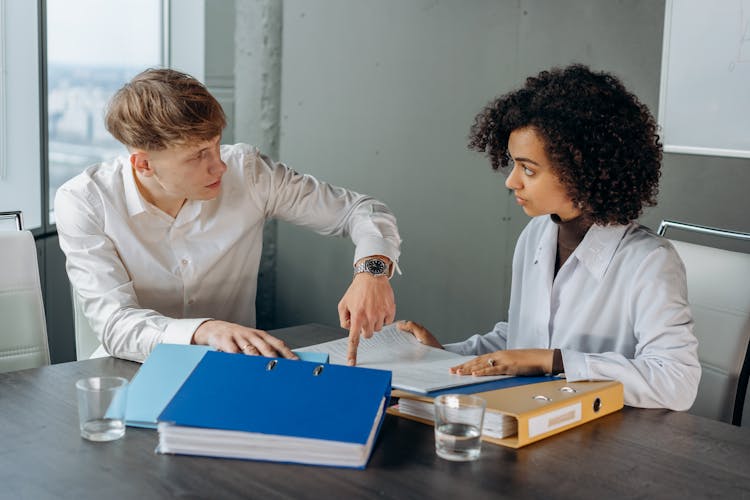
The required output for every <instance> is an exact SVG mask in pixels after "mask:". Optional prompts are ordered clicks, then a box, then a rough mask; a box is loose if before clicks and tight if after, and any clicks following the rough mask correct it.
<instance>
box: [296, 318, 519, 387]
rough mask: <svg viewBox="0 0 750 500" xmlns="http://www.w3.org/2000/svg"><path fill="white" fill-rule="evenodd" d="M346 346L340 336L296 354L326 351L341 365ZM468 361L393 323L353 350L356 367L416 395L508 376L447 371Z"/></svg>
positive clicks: (361, 340) (343, 362)
mask: <svg viewBox="0 0 750 500" xmlns="http://www.w3.org/2000/svg"><path fill="white" fill-rule="evenodd" d="M348 345H349V342H348V339H347V338H346V337H344V338H341V339H338V340H333V341H331V342H324V343H322V344H317V345H313V346H309V347H303V348H301V349H296V351H301V352H304V351H317V352H327V353H328V354H329V356H330V362H331V363H334V364H339V365H345V364H346V363H347V351H348ZM472 359H474V356H461V355H459V354H456V353H453V352H449V351H445V350H443V349H437V348H435V347H430V346H426V345H423V344H420V343H419V341H418V340H417V339H416V338H415V337H414V335H412V334H410V333H407V332H403V331H401V330H399V329H398V327H397V326H396V324H395V323H394V324H391V325H388V326H386V327H385V328H383V329H382V330H381V331H379V332H377V333H375V335H373V336H372V337H371V338H369V339H365V338H362V339H360V342H359V349H357V366H362V367H365V368H376V369H378V370H388V371H390V372H392V373H393V382H392V385H393V387H395V388H397V389H402V390H405V391H410V392H416V393H419V394H426V393H428V392H432V391H437V390H440V389H447V388H449V387H460V386H464V385H471V384H477V383H480V382H487V381H490V380H498V379H501V378H508V377H509V375H498V376H483V377H473V376H471V375H455V374H451V373H450V372H449V368H451V367H453V366H457V365H460V364H462V363H465V362H467V361H469V360H472Z"/></svg>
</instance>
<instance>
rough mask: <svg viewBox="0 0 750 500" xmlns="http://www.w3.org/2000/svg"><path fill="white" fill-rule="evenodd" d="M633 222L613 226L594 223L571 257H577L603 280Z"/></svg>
mask: <svg viewBox="0 0 750 500" xmlns="http://www.w3.org/2000/svg"><path fill="white" fill-rule="evenodd" d="M632 224H633V223H631V224H626V225H612V226H600V225H597V224H594V225H593V226H591V227H590V228H589V230H588V232H587V233H586V236H584V237H583V241H581V243H580V244H579V245H578V248H576V249H575V251H574V252H573V255H571V257H576V258H577V259H578V260H579V261H580V262H581V263H582V264H583V265H584V266H586V268H587V269H588V270H589V272H590V273H591V274H592V275H593V276H594V277H595V278H596V279H597V280H600V281H601V279H602V278H603V277H604V273H605V272H606V271H607V268H608V267H609V264H610V263H611V262H612V259H613V258H614V256H615V251H616V250H617V247H618V246H619V245H620V241H622V238H623V236H624V235H625V232H626V231H627V230H628V229H629V228H630V226H631V225H632Z"/></svg>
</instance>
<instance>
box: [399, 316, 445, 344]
mask: <svg viewBox="0 0 750 500" xmlns="http://www.w3.org/2000/svg"><path fill="white" fill-rule="evenodd" d="M396 326H398V329H399V330H402V331H404V332H409V333H411V334H412V335H414V336H415V337H416V338H417V340H418V341H420V342H421V343H422V344H424V345H428V346H430V347H437V348H438V349H442V348H443V345H442V344H441V343H440V342H438V340H437V339H436V338H435V336H434V335H433V334H431V333H430V331H429V330H428V329H427V328H425V327H423V326H422V325H420V324H419V323H415V322H413V321H399V322H398V323H396Z"/></svg>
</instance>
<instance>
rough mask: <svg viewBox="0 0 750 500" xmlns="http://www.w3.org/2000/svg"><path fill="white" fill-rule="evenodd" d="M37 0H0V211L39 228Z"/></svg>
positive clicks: (30, 227) (40, 217) (40, 218)
mask: <svg viewBox="0 0 750 500" xmlns="http://www.w3.org/2000/svg"><path fill="white" fill-rule="evenodd" d="M37 16H38V10H37V2H29V1H26V0H0V68H1V70H0V212H4V211H15V210H21V211H22V212H23V219H24V228H25V229H38V228H40V227H41V226H42V215H41V212H42V208H41V205H42V204H41V166H40V162H41V158H40V156H39V145H40V134H39V123H40V119H39V84H38V82H39V52H38V48H39V22H38V17H37Z"/></svg>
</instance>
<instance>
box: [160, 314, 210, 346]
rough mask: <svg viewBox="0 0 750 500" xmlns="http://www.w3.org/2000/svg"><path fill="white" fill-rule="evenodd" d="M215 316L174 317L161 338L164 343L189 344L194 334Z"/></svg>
mask: <svg viewBox="0 0 750 500" xmlns="http://www.w3.org/2000/svg"><path fill="white" fill-rule="evenodd" d="M212 319H213V318H198V319H194V318H189V319H173V320H171V321H170V322H169V325H167V329H166V330H165V331H164V336H162V338H161V343H162V344H189V343H190V341H191V340H192V339H193V334H194V333H195V331H196V330H197V329H198V327H199V326H201V325H202V324H203V323H205V322H206V321H211V320H212Z"/></svg>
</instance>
